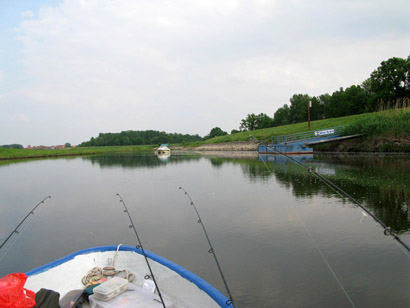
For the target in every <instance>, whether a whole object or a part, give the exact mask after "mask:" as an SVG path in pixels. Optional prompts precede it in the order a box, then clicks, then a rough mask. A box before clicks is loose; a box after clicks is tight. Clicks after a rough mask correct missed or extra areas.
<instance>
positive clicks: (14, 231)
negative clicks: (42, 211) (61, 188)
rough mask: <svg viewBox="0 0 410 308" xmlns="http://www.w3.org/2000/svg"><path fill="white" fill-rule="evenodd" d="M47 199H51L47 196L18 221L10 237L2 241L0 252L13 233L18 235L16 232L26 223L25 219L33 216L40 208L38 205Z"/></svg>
mask: <svg viewBox="0 0 410 308" xmlns="http://www.w3.org/2000/svg"><path fill="white" fill-rule="evenodd" d="M48 198H51V196H47V197H45V198H44V199H43V200H41V201H40V202H39V203H38V204H37V205H36V206H35V207H34V208H33V209H32V210H31V211H30V212H29V213H28V214H27V215H26V217H24V218H23V220H22V221H20V223H19V224H18V225H17V227H16V228H15V229H14V230H13V231H12V232H11V233H10V235H9V236H8V237H7V238H6V239H5V240H4V242H3V243H2V244H1V245H0V250H1V248H3V246H4V245H5V244H6V243H7V241H8V240H9V239H10V238H11V237H12V235H13V234H14V233H16V234H17V233H19V232H18V230H17V229H18V228H19V227H20V226H21V225H22V224H23V223H24V222H25V221H26V219H27V218H28V217H29V216H30V215H34V211H35V210H36V209H37V208H38V207H39V206H40V204H42V203H44V201H46V200H47V199H48Z"/></svg>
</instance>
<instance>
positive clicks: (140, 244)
mask: <svg viewBox="0 0 410 308" xmlns="http://www.w3.org/2000/svg"><path fill="white" fill-rule="evenodd" d="M117 196H118V197H119V198H120V203H122V205H123V206H124V208H125V210H124V213H127V215H128V218H129V219H130V222H131V225H130V228H132V229H133V230H134V233H135V236H136V238H137V240H138V245H137V246H136V248H137V249H141V251H142V254H143V256H144V258H145V262H146V263H147V266H148V269H149V272H150V274H151V277H152V280H153V281H154V284H155V287H156V288H157V291H158V296H159V298H160V299H161V303H162V306H163V307H164V308H166V306H165V303H164V299H163V298H162V295H161V291H160V290H159V287H158V284H157V281H156V279H155V276H154V273H153V272H152V269H151V266H150V264H149V262H148V258H147V255H146V254H145V250H144V247H142V243H141V240H140V237H139V236H138V233H137V229H136V228H135V225H134V222H133V221H132V218H131V215H130V212H128V209H127V206H126V205H125V202H124V200H123V199H122V197H121V195H120V194H118V193H117ZM147 276H148V275H147ZM147 276H145V277H144V278H145V279H148V278H149V277H147Z"/></svg>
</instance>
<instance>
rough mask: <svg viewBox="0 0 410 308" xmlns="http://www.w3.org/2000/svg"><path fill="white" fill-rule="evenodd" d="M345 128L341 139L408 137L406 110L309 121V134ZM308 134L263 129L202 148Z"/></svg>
mask: <svg viewBox="0 0 410 308" xmlns="http://www.w3.org/2000/svg"><path fill="white" fill-rule="evenodd" d="M341 125H348V126H349V128H348V129H346V131H345V135H354V134H363V135H366V136H367V135H368V136H377V135H394V136H404V135H409V134H410V108H404V109H394V110H386V111H379V112H374V113H365V114H359V115H352V116H346V117H340V118H333V119H324V120H317V121H312V122H311V123H310V128H311V130H321V129H325V128H330V127H335V126H341ZM307 130H308V122H302V123H295V124H290V125H283V126H278V127H270V128H264V129H259V130H254V131H244V132H239V133H236V134H231V135H225V136H220V137H215V138H212V139H208V140H205V141H204V142H203V143H204V144H210V143H222V142H235V141H249V140H253V139H256V140H258V141H259V142H262V141H265V140H267V141H270V139H271V138H272V137H275V136H280V135H288V134H295V133H300V132H305V131H307Z"/></svg>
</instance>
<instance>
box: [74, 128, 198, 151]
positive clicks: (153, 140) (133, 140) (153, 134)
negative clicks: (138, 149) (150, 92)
mask: <svg viewBox="0 0 410 308" xmlns="http://www.w3.org/2000/svg"><path fill="white" fill-rule="evenodd" d="M201 140H202V138H201V137H200V136H198V135H188V134H185V135H183V134H178V133H171V134H170V133H166V132H160V131H156V130H146V131H133V130H128V131H122V132H120V133H100V134H99V135H98V137H96V138H94V137H92V138H91V139H90V140H89V141H85V142H83V143H81V144H80V147H89V146H97V147H98V146H121V145H149V144H161V143H168V144H171V143H187V142H195V141H201Z"/></svg>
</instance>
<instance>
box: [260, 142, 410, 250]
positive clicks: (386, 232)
mask: <svg viewBox="0 0 410 308" xmlns="http://www.w3.org/2000/svg"><path fill="white" fill-rule="evenodd" d="M266 147H267V148H269V149H271V150H273V151H275V152H277V153H279V154H281V155H283V156H285V157H286V158H287V159H289V160H291V161H292V162H294V163H296V164H298V165H299V166H301V167H302V168H304V169H306V170H307V171H308V172H309V173H311V174H313V175H314V176H316V177H317V178H318V179H320V180H321V181H322V182H324V183H325V184H326V185H328V186H329V187H330V188H332V189H333V190H334V191H336V192H337V193H339V194H341V195H344V196H345V197H347V198H348V199H350V201H352V202H353V203H354V204H356V205H357V206H359V207H360V208H361V209H362V210H363V211H364V212H365V213H367V214H368V215H369V216H371V217H372V218H373V219H374V220H375V221H376V222H377V223H378V224H380V225H381V226H382V227H383V229H384V231H383V233H384V235H390V236H392V237H393V239H395V240H396V241H397V242H398V243H400V244H401V245H402V246H403V247H404V248H405V249H406V250H407V251H408V252H410V247H409V246H408V245H407V244H406V243H404V242H403V241H402V240H401V239H400V237H399V236H398V235H397V234H395V233H394V232H393V231H392V229H391V228H390V227H388V226H387V225H386V224H385V223H384V222H383V221H381V220H380V219H379V218H378V217H377V216H376V215H374V214H373V213H372V212H370V211H369V210H368V209H367V208H365V207H364V206H363V205H362V204H361V203H360V202H359V201H357V200H356V199H355V198H353V197H352V196H351V195H349V194H348V193H347V192H345V191H344V190H343V189H342V188H340V187H339V186H337V185H336V184H335V183H333V182H332V181H330V180H329V179H327V178H325V177H324V176H323V175H321V174H319V173H318V172H316V171H315V170H313V168H312V167H308V166H306V165H304V164H303V163H301V162H299V161H297V160H296V159H294V158H292V157H290V156H289V155H287V154H286V153H284V152H281V151H279V150H277V149H275V147H272V146H268V145H267V146H266Z"/></svg>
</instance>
